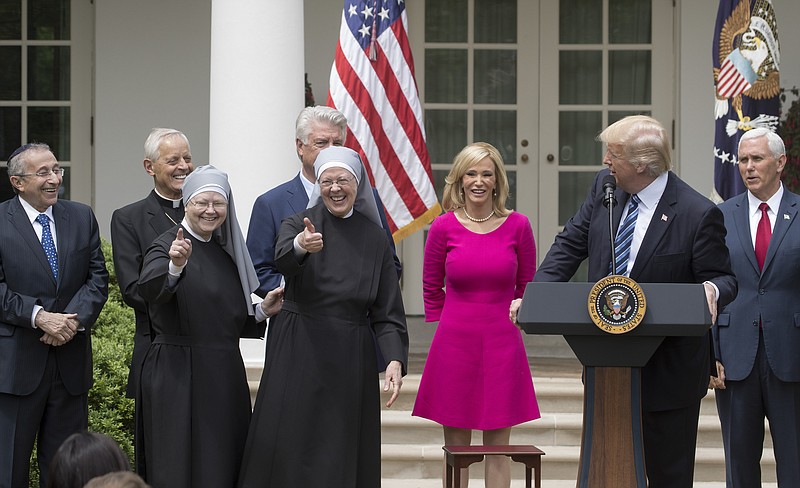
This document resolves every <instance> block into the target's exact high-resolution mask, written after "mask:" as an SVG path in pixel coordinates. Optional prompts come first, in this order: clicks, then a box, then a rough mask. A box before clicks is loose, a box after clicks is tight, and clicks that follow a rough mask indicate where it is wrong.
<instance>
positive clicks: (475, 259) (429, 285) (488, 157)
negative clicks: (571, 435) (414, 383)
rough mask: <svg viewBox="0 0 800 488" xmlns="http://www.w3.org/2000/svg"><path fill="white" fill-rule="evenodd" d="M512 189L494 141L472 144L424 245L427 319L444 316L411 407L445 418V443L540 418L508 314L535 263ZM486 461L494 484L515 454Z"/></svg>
mask: <svg viewBox="0 0 800 488" xmlns="http://www.w3.org/2000/svg"><path fill="white" fill-rule="evenodd" d="M508 191H509V190H508V178H507V176H506V172H505V169H504V168H503V160H502V158H501V156H500V153H499V152H498V151H497V149H495V148H494V147H493V146H492V145H490V144H487V143H483V142H476V143H474V144H471V145H469V146H467V147H465V148H464V149H463V150H462V151H461V152H460V153H459V154H458V155H457V156H456V157H455V159H454V160H453V167H452V169H451V170H450V174H448V175H447V178H446V180H445V188H444V197H443V200H442V203H443V206H444V208H445V209H447V210H448V212H447V213H445V214H444V215H441V216H439V217H438V218H436V220H435V221H434V222H433V224H432V225H431V228H430V231H429V233H428V239H427V242H426V244H425V258H424V266H423V294H424V299H425V320H426V321H427V322H435V321H439V325H438V327H437V329H436V334H435V335H434V337H433V342H432V343H431V349H430V353H429V354H428V360H427V362H426V364H425V370H424V371H423V374H422V380H421V382H420V386H419V393H418V394H417V400H416V403H415V404H414V412H413V415H416V416H419V417H424V418H427V419H430V420H433V421H435V422H438V423H440V424H442V427H443V428H444V443H445V445H469V444H470V443H471V441H472V431H473V430H481V431H483V444H484V445H504V444H508V443H509V438H510V436H511V427H512V426H514V425H517V424H520V423H522V422H526V421H528V420H533V419H537V418H539V417H540V415H539V406H538V404H537V402H536V395H535V393H534V391H533V381H532V380H531V373H530V368H529V366H528V358H527V355H526V354H525V346H524V344H523V342H522V335H521V332H520V330H519V329H518V328H517V327H516V326H515V325H514V324H513V323H512V322H511V321H510V320H509V318H508V306H509V304H510V303H511V301H512V300H513V299H515V298H519V297H521V296H522V294H523V292H524V290H525V285H526V284H527V283H528V282H529V281H531V279H532V278H533V274H534V272H535V271H536V244H535V243H534V240H533V232H532V231H531V225H530V222H528V218H527V217H525V216H524V215H522V214H520V213H517V212H513V211H510V210H508V209H506V208H505V202H506V198H507V197H508ZM445 288H446V290H447V291H446V292H445ZM485 469H486V474H485V479H486V486H487V487H491V488H495V487H498V488H499V487H508V486H510V483H511V481H510V478H511V472H510V466H509V463H508V458H506V457H504V456H487V459H486V465H485ZM466 478H467V476H464V477H462V480H463V481H464V482H463V483H462V487H465V486H466Z"/></svg>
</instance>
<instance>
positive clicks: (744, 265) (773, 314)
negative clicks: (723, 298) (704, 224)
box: [714, 190, 800, 381]
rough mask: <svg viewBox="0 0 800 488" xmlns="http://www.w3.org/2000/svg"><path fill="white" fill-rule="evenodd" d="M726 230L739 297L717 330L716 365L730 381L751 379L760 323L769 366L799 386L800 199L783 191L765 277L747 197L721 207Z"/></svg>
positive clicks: (735, 198) (726, 309) (724, 315)
mask: <svg viewBox="0 0 800 488" xmlns="http://www.w3.org/2000/svg"><path fill="white" fill-rule="evenodd" d="M719 208H720V209H721V210H722V213H723V214H724V215H725V227H727V228H728V236H727V239H726V242H727V243H728V249H730V253H731V263H732V264H733V271H734V273H736V281H737V282H738V284H739V295H738V296H737V298H736V300H734V301H733V302H731V303H730V304H728V305H727V306H726V307H725V308H724V309H723V310H721V312H720V314H719V319H718V320H717V326H716V327H715V328H714V337H715V346H716V351H715V352H716V354H717V359H719V360H720V361H721V362H722V364H723V365H724V366H725V377H726V379H728V380H733V381H738V380H743V379H745V378H746V377H747V375H749V374H750V371H751V370H752V369H753V363H754V362H755V357H756V351H757V350H758V341H759V338H758V335H759V326H758V323H759V318H760V319H761V321H762V323H763V333H764V350H765V351H766V355H767V361H769V365H770V367H771V368H772V371H773V372H774V373H775V376H777V377H778V379H780V380H781V381H800V222H798V218H797V212H798V209H800V196H798V195H796V194H794V193H791V192H789V191H788V190H784V193H783V198H782V199H781V203H780V207H779V208H778V209H777V212H776V214H777V220H776V221H775V228H774V229H773V231H772V238H771V239H770V242H769V249H768V250H767V257H766V260H765V261H764V271H763V272H761V271H759V269H758V263H757V262H756V255H755V251H754V250H753V238H752V236H751V234H750V217H749V215H748V213H749V208H748V205H747V192H745V193H742V194H741V195H738V196H736V197H733V198H731V199H729V200H727V201H726V202H724V203H722V204H720V206H719Z"/></svg>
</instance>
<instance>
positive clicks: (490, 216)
mask: <svg viewBox="0 0 800 488" xmlns="http://www.w3.org/2000/svg"><path fill="white" fill-rule="evenodd" d="M464 215H466V216H467V218H468V219H470V220H471V221H473V222H478V223H481V222H486V221H487V220H489V219H491V218H492V217H493V216H494V210H492V213H490V214H489V215H487V216H486V217H484V218H482V219H476V218H475V217H473V216H471V215H470V214H468V213H467V207H464Z"/></svg>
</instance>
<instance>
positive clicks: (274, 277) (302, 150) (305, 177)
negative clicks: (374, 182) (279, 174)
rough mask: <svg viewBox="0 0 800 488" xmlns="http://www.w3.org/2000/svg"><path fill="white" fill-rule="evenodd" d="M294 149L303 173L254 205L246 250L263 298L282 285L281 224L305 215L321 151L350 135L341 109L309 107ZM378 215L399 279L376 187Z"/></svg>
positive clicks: (398, 266) (300, 117)
mask: <svg viewBox="0 0 800 488" xmlns="http://www.w3.org/2000/svg"><path fill="white" fill-rule="evenodd" d="M295 133H296V134H295V136H296V138H295V146H296V148H297V157H298V158H300V162H301V163H302V166H301V168H300V173H299V174H298V175H297V176H295V177H294V178H292V179H291V180H289V181H287V182H286V183H283V184H281V185H279V186H277V187H275V188H273V189H272V190H269V191H268V192H266V193H264V194H263V195H261V196H259V197H258V198H257V199H256V201H255V203H254V204H253V212H252V214H251V216H250V226H249V228H248V231H247V249H248V250H249V251H250V257H251V258H252V259H253V266H255V268H256V273H257V274H258V281H259V283H260V285H259V287H258V290H257V291H256V294H257V295H259V296H261V297H264V296H266V294H267V292H269V291H270V290H272V289H274V288H277V287H279V286H280V284H281V274H280V273H279V272H278V270H277V269H276V267H275V239H276V237H277V235H278V230H279V229H280V226H281V221H282V220H283V219H285V218H286V217H290V216H292V215H294V214H296V213H299V212H302V211H303V210H305V209H306V206H307V205H308V199H309V196H310V195H311V190H313V189H314V182H315V181H316V177H315V176H314V161H316V160H317V155H318V154H319V152H320V151H321V150H323V149H325V148H326V147H329V146H341V145H343V144H344V141H345V137H346V136H347V119H346V118H345V116H344V115H343V114H342V113H341V112H339V111H338V110H336V109H334V108H331V107H325V106H321V105H317V106H313V107H306V108H304V109H303V110H302V111H301V112H300V115H298V117H297V122H296V124H295ZM372 192H373V195H375V200H376V203H377V204H378V213H379V215H380V218H381V222H382V224H383V228H384V230H385V231H386V236H387V238H388V239H389V240H390V241H391V245H392V251H393V252H394V263H395V268H396V269H397V274H398V276H400V273H401V271H402V266H401V264H400V260H399V259H398V258H397V252H395V245H394V239H393V238H392V233H391V231H390V230H389V223H388V221H387V220H386V213H385V212H384V209H383V203H382V202H381V200H380V198H379V197H378V192H377V191H375V189H374V188H373V190H372Z"/></svg>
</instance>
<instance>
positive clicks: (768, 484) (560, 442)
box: [246, 322, 777, 488]
mask: <svg viewBox="0 0 800 488" xmlns="http://www.w3.org/2000/svg"><path fill="white" fill-rule="evenodd" d="M409 328H410V329H411V322H410V323H409ZM412 332H413V331H410V335H411V337H412V338H413V337H414V335H412ZM417 337H419V335H418V336H417ZM558 339H560V338H558ZM528 342H529V338H527V337H526V347H528V354H529V355H530V362H531V370H532V372H533V381H534V386H535V388H536V396H537V399H538V402H539V409H540V411H541V413H542V417H541V418H540V419H538V420H535V421H531V422H526V423H524V424H522V425H519V426H516V427H515V428H514V429H513V431H512V436H511V442H512V443H515V444H534V445H536V446H537V447H539V448H540V449H541V450H543V451H544V452H545V456H544V457H543V458H542V480H543V482H542V485H543V487H544V488H566V487H574V486H575V483H576V482H575V480H576V479H577V473H578V462H579V456H580V442H581V424H582V409H583V385H582V384H581V380H580V374H581V367H580V364H579V363H578V362H577V360H576V359H575V358H574V356H573V357H571V358H569V357H559V356H568V355H569V354H566V355H564V354H563V350H560V349H559V350H557V351H555V352H554V349H553V343H550V342H548V343H547V345H546V348H545V349H546V351H541V350H537V346H536V345H531V344H528ZM559 347H560V346H559ZM423 349H424V352H423ZM556 349H558V347H556ZM559 351H561V352H559ZM543 352H547V353H550V355H551V356H555V357H549V358H548V357H543V356H542V353H543ZM426 354H427V347H424V344H423V345H421V346H420V345H417V346H416V347H415V346H414V343H413V339H412V347H411V355H410V358H409V366H408V369H409V374H408V375H407V376H406V377H405V378H404V381H403V389H402V391H401V394H400V397H399V399H398V400H397V402H395V404H394V405H393V406H392V408H391V409H387V408H385V407H384V406H382V411H381V441H382V447H381V459H382V464H381V471H382V473H383V481H382V486H383V487H384V488H440V487H441V486H442V473H443V456H442V443H443V437H442V429H441V426H440V425H438V424H436V423H435V422H431V421H429V420H426V419H421V418H418V417H412V416H411V410H412V408H413V405H414V400H415V398H416V393H417V389H418V387H419V380H420V377H421V372H422V368H423V365H424V360H425V357H426ZM570 354H571V353H570ZM246 365H247V370H248V378H249V380H250V388H251V393H252V397H253V399H255V394H256V391H257V388H258V381H259V379H260V376H261V367H262V364H261V361H258V360H256V359H254V358H252V357H251V358H250V359H247V358H246ZM698 429H699V432H698V437H697V453H696V463H695V485H694V486H695V487H697V488H723V487H724V486H725V459H724V454H723V450H722V437H721V433H720V426H719V420H718V418H717V412H716V405H715V403H714V394H713V393H711V392H710V393H709V394H708V395H707V396H706V398H705V399H704V400H703V403H702V408H701V415H700V422H699V426H698ZM473 442H474V443H476V442H477V443H479V442H480V433H475V436H474V438H473ZM511 466H512V472H511V474H512V480H513V481H512V488H518V487H522V486H524V479H525V476H524V471H523V469H522V466H521V465H519V464H517V463H511ZM761 466H762V482H763V487H764V488H776V487H777V483H776V482H775V459H774V456H773V452H772V445H771V438H770V435H769V430H768V429H767V434H766V439H765V448H764V453H763V457H762V461H761ZM470 478H471V479H473V480H474V481H473V482H472V483H471V486H473V487H476V486H477V487H480V486H483V482H482V478H483V466H482V463H477V464H474V465H473V466H472V467H471V469H470Z"/></svg>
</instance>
